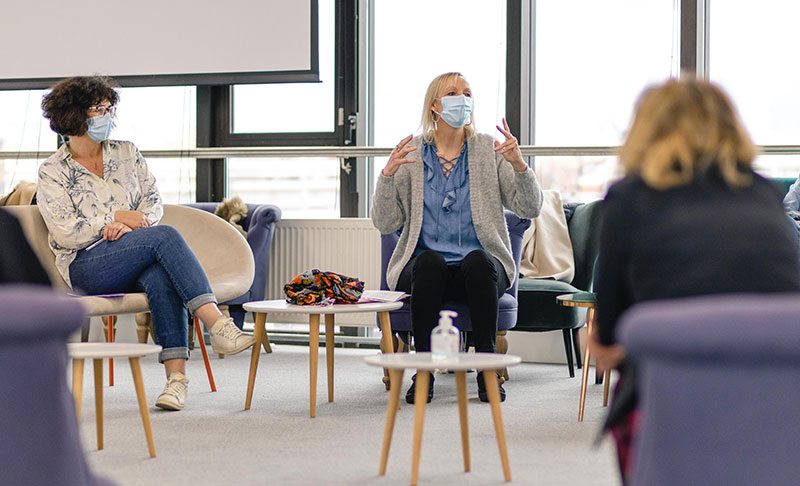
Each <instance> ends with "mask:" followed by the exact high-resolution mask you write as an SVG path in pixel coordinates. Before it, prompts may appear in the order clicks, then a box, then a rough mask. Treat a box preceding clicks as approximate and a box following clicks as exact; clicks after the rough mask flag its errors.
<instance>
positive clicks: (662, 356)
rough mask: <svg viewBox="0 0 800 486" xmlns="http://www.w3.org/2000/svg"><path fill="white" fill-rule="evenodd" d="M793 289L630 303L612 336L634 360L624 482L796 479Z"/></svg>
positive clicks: (799, 389)
mask: <svg viewBox="0 0 800 486" xmlns="http://www.w3.org/2000/svg"><path fill="white" fill-rule="evenodd" d="M798 324H800V293H790V294H735V295H733V294H732V295H717V296H703V297H692V298H683V299H675V300H663V301H653V302H649V303H642V304H638V305H637V306H635V307H633V308H632V309H630V310H629V311H628V312H626V313H625V314H624V315H623V316H622V319H621V321H620V329H619V331H620V332H619V333H618V336H619V337H620V340H621V342H622V343H623V344H624V346H625V347H626V349H627V351H628V354H629V355H630V356H631V357H633V358H634V359H635V360H636V361H637V362H638V363H639V370H638V375H637V378H638V381H637V383H638V385H639V407H640V410H641V413H642V422H641V429H640V430H641V432H640V435H639V437H638V439H637V440H636V443H635V444H634V447H635V451H634V459H633V472H632V476H633V478H632V479H633V480H632V481H631V484H632V485H648V486H662V485H663V486H667V485H675V484H707V485H729V484H770V485H777V484H797V482H798V478H800V461H798V458H797V437H800V407H798V403H800V325H798Z"/></svg>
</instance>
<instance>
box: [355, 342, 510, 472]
mask: <svg viewBox="0 0 800 486" xmlns="http://www.w3.org/2000/svg"><path fill="white" fill-rule="evenodd" d="M364 361H366V362H367V364H369V365H372V366H379V367H383V368H388V369H389V377H390V379H391V386H390V388H389V403H388V404H387V406H386V426H385V429H384V432H383V447H382V450H381V465H380V470H379V474H380V475H381V476H383V475H384V474H386V463H387V461H388V459H389V446H390V445H391V442H392V431H393V430H394V420H395V417H396V415H397V409H398V407H399V404H400V385H401V384H402V382H403V372H404V371H405V370H406V369H409V368H410V369H415V370H417V381H416V384H417V385H416V386H417V388H416V395H414V447H413V452H412V458H411V484H412V485H416V484H417V481H418V479H419V455H420V449H421V446H422V427H423V423H424V421H425V405H426V404H427V402H428V383H429V382H430V373H431V372H433V371H434V370H436V369H441V368H447V369H448V370H450V371H455V374H456V387H457V392H456V393H457V395H458V412H459V416H460V419H461V447H462V452H463V455H464V472H469V470H470V459H469V425H468V423H467V378H466V372H467V371H468V370H472V369H474V370H476V371H494V372H492V373H484V374H483V377H484V380H486V392H487V394H488V395H489V404H490V405H491V407H492V418H493V419H494V431H495V434H496V436H497V447H498V448H499V449H500V461H501V463H502V465H503V476H504V478H505V480H506V481H511V467H510V466H509V464H508V450H507V448H506V436H505V432H504V431H503V417H502V414H501V412H500V392H499V390H498V386H499V385H498V382H497V374H496V373H495V372H498V371H501V370H502V369H503V368H507V367H509V366H514V365H517V364H519V363H520V362H521V361H522V359H521V358H520V357H519V356H514V355H508V354H495V353H459V354H458V356H457V357H455V358H451V359H446V360H434V359H433V356H432V355H431V353H412V354H408V353H394V354H381V355H377V356H369V357H367V358H364Z"/></svg>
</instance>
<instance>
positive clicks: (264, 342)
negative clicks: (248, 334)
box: [256, 330, 272, 354]
mask: <svg viewBox="0 0 800 486" xmlns="http://www.w3.org/2000/svg"><path fill="white" fill-rule="evenodd" d="M256 342H257V341H256ZM261 345H262V346H263V347H264V352H265V353H267V354H269V353H271V352H272V344H270V342H269V336H267V331H266V330H265V331H264V337H263V338H262V339H261Z"/></svg>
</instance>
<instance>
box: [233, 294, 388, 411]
mask: <svg viewBox="0 0 800 486" xmlns="http://www.w3.org/2000/svg"><path fill="white" fill-rule="evenodd" d="M243 307H244V309H245V310H247V311H250V312H252V313H253V314H255V321H256V322H255V330H254V332H253V336H254V337H255V338H256V344H255V345H254V346H253V351H252V354H251V355H250V377H249V378H248V380H247V394H246V396H245V400H244V409H245V410H250V404H251V403H252V401H253V388H254V386H255V382H256V371H257V370H258V357H259V354H260V352H261V350H260V349H259V343H262V342H263V340H264V337H265V336H266V335H267V332H266V329H265V324H266V322H267V314H306V315H308V351H309V352H308V365H309V373H308V375H309V415H310V416H311V418H314V417H316V415H317V367H318V360H319V316H320V315H322V314H324V315H325V355H326V361H325V364H326V366H327V371H328V401H329V402H332V401H333V326H334V315H335V314H347V313H353V312H376V313H377V314H378V320H379V321H380V324H381V333H382V334H383V336H382V338H381V339H383V340H384V349H388V350H390V351H389V352H391V349H392V326H391V324H390V322H389V311H393V310H397V309H399V308H401V307H403V303H402V302H368V303H362V304H333V305H295V304H290V303H288V302H286V301H285V300H261V301H256V302H247V303H246V304H244V306H243Z"/></svg>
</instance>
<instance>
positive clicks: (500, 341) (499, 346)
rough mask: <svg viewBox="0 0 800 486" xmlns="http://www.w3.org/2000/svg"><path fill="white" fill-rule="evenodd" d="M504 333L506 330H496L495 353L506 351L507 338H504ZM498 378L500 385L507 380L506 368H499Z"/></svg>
mask: <svg viewBox="0 0 800 486" xmlns="http://www.w3.org/2000/svg"><path fill="white" fill-rule="evenodd" d="M506 334H508V331H497V337H496V338H495V352H496V353H497V354H506V353H508V339H507V338H506ZM499 378H500V384H501V385H502V384H503V383H505V382H507V381H508V368H503V369H502V370H500V376H499Z"/></svg>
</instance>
